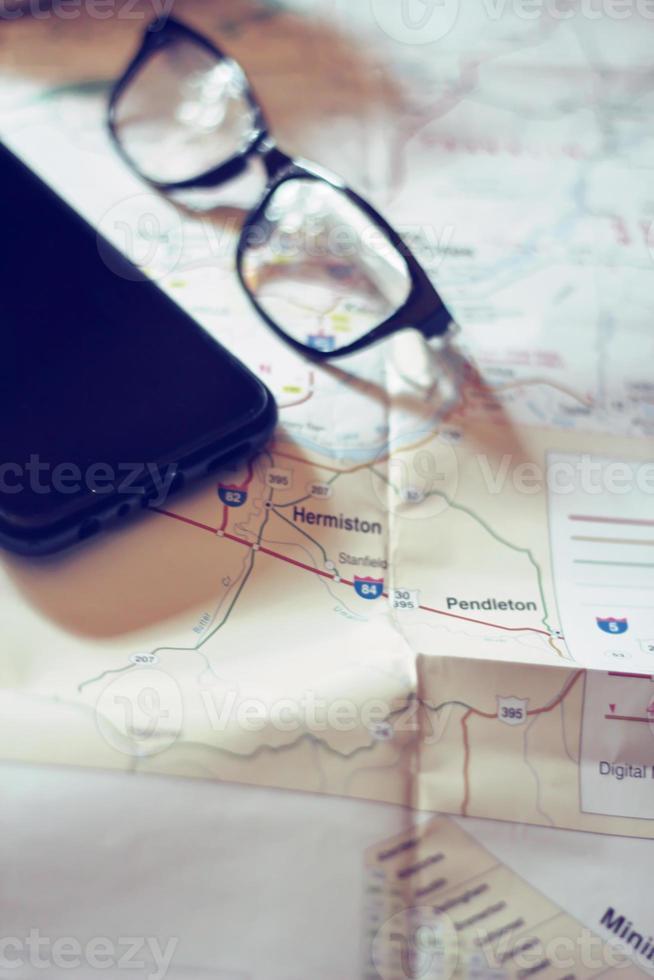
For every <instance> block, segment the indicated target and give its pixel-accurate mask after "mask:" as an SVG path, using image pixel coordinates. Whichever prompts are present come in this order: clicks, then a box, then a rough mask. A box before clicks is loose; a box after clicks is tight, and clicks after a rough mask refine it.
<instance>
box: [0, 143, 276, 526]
mask: <svg viewBox="0 0 654 980" xmlns="http://www.w3.org/2000/svg"><path fill="white" fill-rule="evenodd" d="M0 180H1V181H2V186H3V188H4V191H3V194H2V195H1V197H0V218H1V227H2V235H1V236H0V277H1V280H0V286H1V288H0V324H1V331H2V356H1V357H0V446H1V447H2V450H1V455H2V458H1V459H0V521H2V522H3V523H4V524H6V525H8V526H10V527H11V528H13V529H14V530H18V531H19V532H20V531H21V529H22V530H23V531H25V532H26V533H32V534H37V535H38V534H39V533H46V532H45V530H44V529H46V528H48V527H52V526H53V525H54V524H57V523H61V522H66V521H71V520H72V519H73V517H74V515H78V514H80V513H82V512H83V511H85V510H86V509H88V508H91V509H97V508H98V507H99V506H101V504H102V498H103V497H104V500H105V501H106V499H108V497H110V496H111V495H112V494H115V493H116V491H117V489H118V484H119V482H121V481H122V482H124V478H125V474H127V471H128V469H129V468H131V469H130V472H131V473H132V479H133V480H134V479H135V473H136V468H137V467H140V468H141V470H142V472H143V474H144V475H146V474H147V473H148V467H150V468H153V467H159V468H165V467H167V466H169V465H170V464H173V463H179V462H180V461H183V460H186V459H195V460H197V458H198V456H200V457H202V456H203V454H205V455H207V456H211V455H215V454H216V453H217V454H218V455H220V451H221V448H223V447H227V446H229V447H233V446H234V445H237V444H238V443H239V440H240V438H241V433H242V434H243V438H245V437H246V436H247V438H250V437H251V436H252V434H254V436H255V437H256V435H257V434H260V435H261V436H262V437H263V436H265V435H267V434H268V432H269V430H270V428H271V425H272V422H273V420H274V409H272V410H271V404H270V402H271V400H270V395H269V393H268V392H267V389H266V388H265V387H264V386H263V385H262V384H261V383H260V382H259V381H258V379H257V378H255V377H254V375H252V374H251V373H250V372H249V371H248V370H247V369H246V368H245V367H244V366H243V365H241V364H240V363H239V362H238V361H237V360H236V359H235V358H233V357H232V356H231V355H230V354H228V352H227V351H225V350H224V349H223V348H222V347H221V346H220V345H219V344H218V343H216V341H215V340H213V339H212V338H211V337H210V336H209V335H208V334H207V333H206V332H205V331H204V330H203V329H202V328H201V327H200V326H199V325H198V324H197V323H196V322H195V321H194V320H193V319H192V318H191V317H189V316H188V315H187V314H185V313H184V312H183V311H182V310H181V309H180V308H179V307H177V306H176V304H175V303H173V301H172V300H170V299H169V298H168V297H166V296H165V294H164V293H163V292H161V291H160V290H159V289H158V288H157V287H156V286H154V285H153V284H152V283H151V282H149V281H147V280H146V279H145V278H144V277H142V276H139V274H138V272H137V270H136V269H135V267H134V266H132V265H131V264H130V263H129V262H127V260H125V259H123V258H122V256H120V255H119V253H118V252H116V251H115V250H113V249H111V247H110V246H109V245H108V244H107V243H104V244H103V246H102V249H101V250H100V249H99V246H98V237H97V235H96V232H95V229H94V228H93V227H92V226H90V225H89V224H87V223H86V222H85V221H84V220H83V219H82V218H80V217H79V216H78V215H77V214H76V213H75V212H74V211H73V210H72V209H70V208H69V207H68V206H67V205H66V204H65V203H64V202H63V201H61V199H60V198H58V197H57V196H56V195H55V194H54V193H53V192H52V191H51V190H50V189H49V188H48V187H47V186H46V185H45V184H43V183H42V182H41V181H40V180H39V179H38V178H37V177H36V176H35V175H34V174H33V173H32V172H31V171H30V170H29V169H28V168H27V167H25V166H24V165H23V164H22V163H20V162H19V161H18V160H17V159H16V158H15V157H14V156H13V155H12V154H10V153H9V151H7V150H6V149H5V148H2V147H0ZM101 252H102V254H101ZM107 256H109V257H110V261H109V262H107V260H106V258H107ZM210 274H211V273H210V271H208V272H207V275H210ZM219 288H220V286H219V283H218V282H217V289H219ZM264 430H266V431H264ZM78 474H79V479H76V477H77V475H78ZM76 485H79V486H78V488H77V489H75V486H76ZM103 487H104V489H103Z"/></svg>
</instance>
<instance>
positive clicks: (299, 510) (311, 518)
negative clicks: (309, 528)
mask: <svg viewBox="0 0 654 980" xmlns="http://www.w3.org/2000/svg"><path fill="white" fill-rule="evenodd" d="M293 520H294V521H295V522H296V523H297V522H298V521H299V522H300V523H302V524H315V526H316V527H335V528H338V530H339V531H358V532H359V533H360V534H381V533H382V526H381V524H380V523H379V522H378V521H372V522H371V521H362V520H360V519H359V518H358V517H345V516H344V515H343V514H316V513H315V512H314V511H312V510H307V509H306V508H305V507H298V506H297V505H296V506H295V507H294V508H293Z"/></svg>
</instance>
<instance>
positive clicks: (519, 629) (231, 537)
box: [150, 507, 550, 636]
mask: <svg viewBox="0 0 654 980" xmlns="http://www.w3.org/2000/svg"><path fill="white" fill-rule="evenodd" d="M150 510H152V511H153V512H154V513H156V514H161V515H162V516H163V517H170V518H172V519H173V520H176V521H180V522H181V523H182V524H189V525H191V526H192V527H197V528H199V529H200V530H201V531H209V532H210V533H211V534H214V535H215V534H217V533H218V531H219V530H220V529H219V528H217V527H211V525H209V524H203V523H202V522H201V521H195V520H193V519H192V518H190V517H183V516H182V515H181V514H175V513H173V511H170V510H163V508H161V507H151V508H150ZM223 537H224V538H226V539H227V540H228V541H234V542H235V543H236V544H242V545H244V546H245V547H246V548H252V547H253V545H252V542H251V541H246V539H245V538H240V537H238V536H237V535H236V534H230V533H229V532H227V531H225V532H224V534H223ZM258 550H259V552H260V553H261V554H263V555H269V556H270V557H271V558H277V559H279V561H283V562H286V563H287V564H289V565H295V566H296V568H302V569H304V571H307V572H311V573H312V574H313V575H320V576H321V577H322V578H326V579H329V580H330V581H331V582H335V583H336V584H339V583H340V584H342V585H349V586H351V587H353V586H354V582H352V581H351V579H347V578H341V577H340V576H335V575H334V574H333V573H332V572H323V571H322V570H321V569H320V568H312V566H311V565H306V564H305V563H304V562H302V561H298V560H297V559H295V558H290V557H289V556H288V555H283V554H281V552H279V551H273V549H272V548H266V547H265V546H264V545H259V546H258ZM383 595H384V597H385V598H388V593H387V592H384V593H383ZM418 608H419V609H422V610H423V611H424V612H430V613H435V614H436V615H438V616H448V617H449V618H451V619H462V620H464V621H465V622H467V623H476V624H478V625H480V626H488V627H490V628H491V629H498V630H505V631H507V632H509V633H539V634H540V635H542V636H549V635H550V634H549V633H546V632H545V630H541V629H538V628H537V627H535V626H501V625H500V624H499V623H489V622H487V621H486V620H484V619H472V618H471V617H470V616H460V615H458V614H456V613H451V612H446V611H445V610H444V609H434V608H433V606H419V607H418Z"/></svg>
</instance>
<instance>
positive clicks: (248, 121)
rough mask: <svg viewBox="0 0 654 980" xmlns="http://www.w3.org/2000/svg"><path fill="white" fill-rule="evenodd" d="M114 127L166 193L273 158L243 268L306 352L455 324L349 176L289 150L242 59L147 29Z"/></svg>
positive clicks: (243, 239)
mask: <svg viewBox="0 0 654 980" xmlns="http://www.w3.org/2000/svg"><path fill="white" fill-rule="evenodd" d="M109 129H110V133H111V135H112V138H113V140H114V142H115V144H116V147H117V148H118V150H119V152H120V153H121V155H122V157H123V158H124V159H125V161H126V162H127V163H128V164H129V165H130V167H131V168H132V169H134V170H135V171H136V172H137V173H138V174H139V175H140V176H141V177H142V178H144V179H145V180H146V181H147V182H148V183H149V184H150V185H152V186H153V187H155V188H156V189H157V190H159V191H161V192H175V191H186V190H191V189H194V188H210V187H217V186H219V185H220V184H223V183H224V182H226V181H228V180H230V179H232V178H234V177H236V176H238V175H239V174H241V173H243V172H244V171H245V169H246V168H247V166H248V164H249V162H250V161H251V160H252V159H253V158H255V157H256V156H258V157H259V158H260V159H261V160H262V162H263V164H264V168H265V171H266V174H267V178H268V182H267V186H266V188H265V191H264V193H263V197H262V198H261V200H260V202H259V203H258V204H257V206H256V207H255V208H254V209H253V210H252V211H251V212H250V213H249V215H248V216H247V218H246V220H245V222H244V224H243V227H242V229H241V234H240V239H239V242H238V247H237V252H236V265H237V271H238V275H239V278H240V280H241V283H242V285H243V287H244V289H245V291H246V293H247V294H248V296H249V297H250V299H251V301H252V303H253V304H254V306H255V308H256V310H257V311H258V312H259V314H260V315H261V316H262V317H263V319H264V320H265V321H266V323H267V324H268V325H269V326H270V327H272V329H273V330H274V331H275V332H276V333H277V334H279V335H280V336H281V337H283V338H284V339H285V340H286V341H288V342H289V343H290V344H291V345H292V346H293V347H294V348H295V349H296V350H299V351H301V352H302V353H305V354H310V355H311V356H312V357H314V358H318V359H325V358H330V357H337V356H341V355H344V354H351V353H354V352H355V351H358V350H361V349H363V348H364V347H367V346H368V345H370V344H373V343H376V342H377V341H379V340H382V339H384V338H386V337H388V336H389V335H390V334H392V333H395V332H396V331H398V330H401V329H403V328H406V327H413V328H415V329H417V330H419V331H420V332H421V333H422V334H423V336H424V337H425V338H427V339H429V338H432V337H441V336H444V335H445V334H446V333H447V332H448V329H449V327H450V324H451V321H452V318H451V315H450V313H449V311H448V310H447V308H446V306H445V304H444V303H443V301H442V299H441V298H440V296H439V295H438V292H437V291H436V289H435V288H434V286H433V285H432V284H431V282H430V280H429V278H428V276H427V274H426V272H425V270H424V269H423V268H422V266H421V265H420V263H419V262H418V261H417V259H416V258H415V256H414V255H413V254H412V252H411V251H410V250H409V249H408V248H407V246H406V244H405V243H404V241H403V240H402V239H401V238H400V236H399V234H398V233H397V232H396V231H395V230H394V229H393V228H392V227H391V226H390V225H389V224H388V222H386V221H385V220H384V218H382V216H381V215H380V214H379V213H378V212H377V211H376V210H375V209H374V208H373V207H372V206H371V205H370V204H369V203H368V202H367V201H366V200H364V199H363V198H362V197H360V196H359V195H358V194H357V193H355V192H354V191H353V190H351V189H350V188H349V187H347V186H345V184H344V183H343V182H342V181H341V180H340V179H339V178H338V177H335V176H334V175H332V174H330V173H327V172H326V171H324V170H322V169H320V168H319V167H317V166H314V165H313V164H309V163H307V162H306V161H303V160H297V159H293V158H291V157H289V156H287V155H286V154H285V153H283V152H282V151H281V150H280V149H279V148H278V146H277V145H276V144H275V142H274V140H273V138H272V137H271V135H270V133H269V130H268V126H267V124H266V120H265V118H264V114H263V111H262V109H261V106H260V105H259V103H258V101H257V99H256V97H255V95H254V92H253V90H252V87H251V86H250V83H249V82H248V79H247V77H246V75H245V73H244V72H243V70H242V69H241V67H240V66H239V65H238V64H237V63H236V62H235V61H234V60H233V59H232V58H230V57H229V56H228V55H226V54H224V53H223V52H222V51H221V50H220V49H219V48H217V47H216V45H215V44H213V43H212V42H211V41H209V40H208V39H207V38H206V37H203V36H202V35H201V34H198V33H197V32H196V31H194V30H192V29H191V28H189V27H187V26H186V25H185V24H182V23H180V22H178V21H176V20H173V19H172V18H160V19H159V20H157V21H155V22H154V23H152V24H151V25H150V26H149V28H148V29H147V30H146V32H145V35H144V37H143V40H142V42H141V46H140V48H139V50H138V52H137V54H136V55H135V57H134V58H133V60H132V61H131V63H130V64H129V65H128V67H127V69H126V71H125V72H124V74H123V76H122V77H121V78H120V79H119V81H118V82H117V83H116V84H115V86H114V87H113V90H112V92H111V98H110V103H109Z"/></svg>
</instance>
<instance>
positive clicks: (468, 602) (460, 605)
mask: <svg viewBox="0 0 654 980" xmlns="http://www.w3.org/2000/svg"><path fill="white" fill-rule="evenodd" d="M446 601H447V608H448V609H464V610H466V611H468V610H470V609H476V610H482V609H486V610H488V611H489V612H490V611H491V610H497V609H504V610H506V609H509V610H511V611H512V612H536V610H537V609H538V606H537V605H536V603H535V602H520V601H518V600H516V599H506V600H502V599H482V600H478V599H457V598H456V597H455V596H451V595H448V597H447V600H446Z"/></svg>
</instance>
